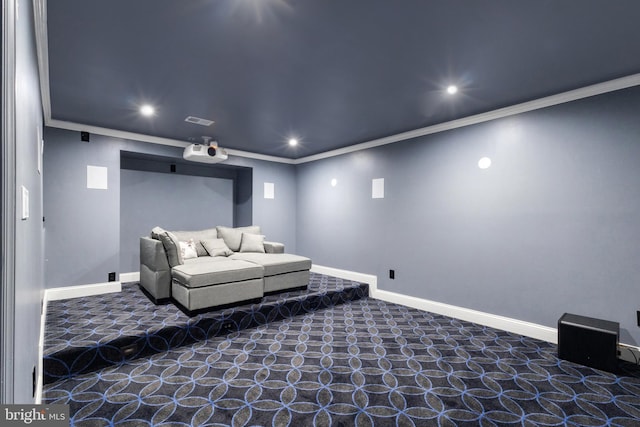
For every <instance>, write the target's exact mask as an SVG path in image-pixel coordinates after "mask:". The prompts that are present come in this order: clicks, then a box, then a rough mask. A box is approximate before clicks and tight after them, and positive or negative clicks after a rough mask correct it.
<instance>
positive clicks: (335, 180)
mask: <svg viewBox="0 0 640 427" xmlns="http://www.w3.org/2000/svg"><path fill="white" fill-rule="evenodd" d="M336 185H338V180H337V179H335V178H333V179H332V180H331V186H332V187H335V186H336Z"/></svg>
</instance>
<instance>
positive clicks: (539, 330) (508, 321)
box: [373, 289, 558, 344]
mask: <svg viewBox="0 0 640 427" xmlns="http://www.w3.org/2000/svg"><path fill="white" fill-rule="evenodd" d="M373 298H376V299H380V300H383V301H387V302H392V303H396V304H401V305H406V306H408V307H412V308H417V309H419V310H424V311H428V312H430V313H435V314H441V315H443V316H449V317H454V318H456V319H460V320H465V321H467V322H472V323H477V324H480V325H484V326H489V327H492V328H496V329H501V330H503V331H507V332H512V333H514V334H518V335H524V336H527V337H531V338H536V339H539V340H542V341H547V342H551V343H554V344H557V343H558V331H557V329H555V328H550V327H548V326H542V325H538V324H536V323H531V322H525V321H522V320H517V319H512V318H509V317H504V316H498V315H496V314H491V313H485V312H482V311H477V310H472V309H469V308H464V307H458V306H454V305H449V304H444V303H441V302H436V301H429V300H426V299H422V298H416V297H412V296H408V295H403V294H398V293H395V292H390V291H385V290H382V289H380V290H378V291H377V292H376V293H375V295H373Z"/></svg>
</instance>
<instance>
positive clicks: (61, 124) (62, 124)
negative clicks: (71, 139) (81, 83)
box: [45, 117, 191, 148]
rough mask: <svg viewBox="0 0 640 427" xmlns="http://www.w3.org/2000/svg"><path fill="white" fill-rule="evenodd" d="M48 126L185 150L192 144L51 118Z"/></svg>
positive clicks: (47, 122)
mask: <svg viewBox="0 0 640 427" xmlns="http://www.w3.org/2000/svg"><path fill="white" fill-rule="evenodd" d="M45 122H46V125H47V126H49V127H54V128H58V129H66V130H75V131H81V132H89V133H95V134H96V135H104V136H111V137H114V138H122V139H130V140H134V141H142V142H150V143H152V144H160V145H168V146H172V147H181V148H184V147H186V146H187V145H190V144H191V143H189V142H185V141H178V140H177V139H169V138H160V137H158V136H150V135H143V134H141V133H135V132H126V131H123V130H116V129H109V128H103V127H100V126H90V125H83V124H80V123H75V122H66V121H62V120H54V119H51V118H50V117H48V118H46V120H45Z"/></svg>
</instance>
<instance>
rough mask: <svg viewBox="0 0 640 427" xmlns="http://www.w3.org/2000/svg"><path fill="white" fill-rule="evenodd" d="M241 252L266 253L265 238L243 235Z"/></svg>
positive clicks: (257, 235)
mask: <svg viewBox="0 0 640 427" xmlns="http://www.w3.org/2000/svg"><path fill="white" fill-rule="evenodd" d="M240 252H259V253H264V236H263V235H262V234H250V233H242V241H241V242H240Z"/></svg>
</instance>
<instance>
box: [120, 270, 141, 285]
mask: <svg viewBox="0 0 640 427" xmlns="http://www.w3.org/2000/svg"><path fill="white" fill-rule="evenodd" d="M119 279H120V283H127V282H139V281H140V272H139V271H132V272H131V273H120V278H119Z"/></svg>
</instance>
